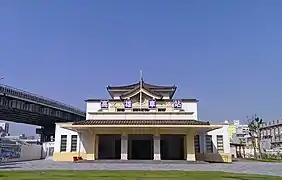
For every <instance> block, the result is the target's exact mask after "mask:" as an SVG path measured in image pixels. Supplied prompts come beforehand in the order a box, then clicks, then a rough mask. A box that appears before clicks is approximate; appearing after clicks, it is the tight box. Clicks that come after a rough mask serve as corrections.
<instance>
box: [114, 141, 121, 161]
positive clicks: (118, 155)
mask: <svg viewBox="0 0 282 180" xmlns="http://www.w3.org/2000/svg"><path fill="white" fill-rule="evenodd" d="M120 143H121V140H120V139H118V140H115V159H120V158H121V144H120Z"/></svg>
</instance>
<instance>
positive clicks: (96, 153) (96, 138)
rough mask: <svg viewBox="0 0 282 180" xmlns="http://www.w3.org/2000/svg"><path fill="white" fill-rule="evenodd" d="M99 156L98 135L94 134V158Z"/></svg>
mask: <svg viewBox="0 0 282 180" xmlns="http://www.w3.org/2000/svg"><path fill="white" fill-rule="evenodd" d="M98 157H99V135H97V134H96V136H95V159H98Z"/></svg>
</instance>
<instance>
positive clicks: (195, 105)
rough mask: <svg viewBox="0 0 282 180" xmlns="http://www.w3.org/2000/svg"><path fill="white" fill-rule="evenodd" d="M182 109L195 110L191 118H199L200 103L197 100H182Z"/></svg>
mask: <svg viewBox="0 0 282 180" xmlns="http://www.w3.org/2000/svg"><path fill="white" fill-rule="evenodd" d="M182 109H184V111H185V112H194V114H192V116H191V119H195V120H198V103H197V102H182Z"/></svg>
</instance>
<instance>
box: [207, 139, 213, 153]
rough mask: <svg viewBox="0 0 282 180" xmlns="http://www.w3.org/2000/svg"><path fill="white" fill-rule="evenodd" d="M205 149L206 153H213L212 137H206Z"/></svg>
mask: <svg viewBox="0 0 282 180" xmlns="http://www.w3.org/2000/svg"><path fill="white" fill-rule="evenodd" d="M206 149H207V153H213V144H212V136H211V135H206Z"/></svg>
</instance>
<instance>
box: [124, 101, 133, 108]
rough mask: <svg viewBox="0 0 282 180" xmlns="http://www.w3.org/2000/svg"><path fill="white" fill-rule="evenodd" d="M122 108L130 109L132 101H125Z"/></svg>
mask: <svg viewBox="0 0 282 180" xmlns="http://www.w3.org/2000/svg"><path fill="white" fill-rule="evenodd" d="M124 107H125V108H132V101H131V100H125V101H124Z"/></svg>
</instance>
